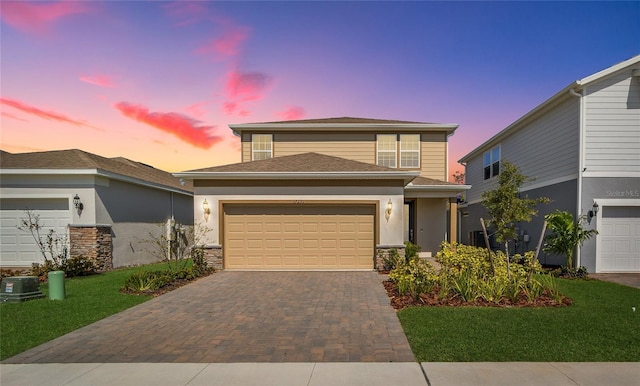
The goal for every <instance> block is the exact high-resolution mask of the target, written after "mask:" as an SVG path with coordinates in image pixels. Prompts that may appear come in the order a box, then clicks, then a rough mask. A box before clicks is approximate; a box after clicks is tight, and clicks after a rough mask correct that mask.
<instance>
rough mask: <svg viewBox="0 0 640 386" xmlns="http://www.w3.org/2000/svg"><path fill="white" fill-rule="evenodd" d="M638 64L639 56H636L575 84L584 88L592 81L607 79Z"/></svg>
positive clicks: (639, 61)
mask: <svg viewBox="0 0 640 386" xmlns="http://www.w3.org/2000/svg"><path fill="white" fill-rule="evenodd" d="M639 63H640V55H636V56H634V57H632V58H631V59H627V60H625V61H624V62H620V63H618V64H616V65H613V66H611V67H608V68H605V69H604V70H602V71H598V72H596V73H595V74H593V75H589V76H587V77H586V78H582V79H580V80H579V81H577V83H578V84H579V85H580V86H581V87H584V86H586V85H587V84H589V83H592V82H594V81H597V80H600V79H602V78H604V77H607V76H609V75H611V74H613V73H615V72H618V71H620V70H623V69H625V68H626V67H629V66H633V65H634V64H639Z"/></svg>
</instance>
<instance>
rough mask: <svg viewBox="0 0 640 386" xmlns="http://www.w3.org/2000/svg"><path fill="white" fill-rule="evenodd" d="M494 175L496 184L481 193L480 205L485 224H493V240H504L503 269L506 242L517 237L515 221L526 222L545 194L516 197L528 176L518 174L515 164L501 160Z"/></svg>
mask: <svg viewBox="0 0 640 386" xmlns="http://www.w3.org/2000/svg"><path fill="white" fill-rule="evenodd" d="M500 166H501V170H500V174H499V177H498V185H497V186H496V188H495V189H493V190H487V191H485V192H483V193H482V205H483V206H484V207H485V208H486V209H487V212H488V213H489V217H490V218H489V226H493V227H495V229H496V231H495V236H496V241H498V242H499V243H504V247H505V252H506V258H507V269H509V241H511V240H514V239H516V238H517V237H518V232H517V230H516V227H517V225H518V223H519V222H523V221H524V222H530V221H531V218H532V217H533V216H535V215H536V214H537V213H538V211H537V210H536V209H535V206H536V205H537V204H539V203H547V202H549V199H548V198H547V197H540V198H537V199H530V198H528V197H526V196H525V197H524V198H521V197H520V188H521V187H522V185H523V184H524V183H525V182H527V181H531V180H532V179H531V178H529V177H527V176H525V175H523V174H522V173H520V170H519V169H518V167H517V166H516V165H514V164H512V163H510V162H508V161H503V162H502V164H501V165H500Z"/></svg>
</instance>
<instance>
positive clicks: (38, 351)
mask: <svg viewBox="0 0 640 386" xmlns="http://www.w3.org/2000/svg"><path fill="white" fill-rule="evenodd" d="M383 279H384V276H382V275H378V274H377V273H375V272H221V273H216V274H214V275H211V276H208V277H205V278H202V279H200V280H198V281H196V282H194V283H191V284H189V285H187V286H184V287H181V288H178V289H177V290H174V291H171V292H169V293H167V294H164V295H162V296H160V297H157V298H155V299H152V300H150V301H148V302H145V303H143V304H140V305H138V306H135V307H132V308H129V309H127V310H125V311H123V312H120V313H118V314H115V315H112V316H110V317H108V318H105V319H103V320H100V321H98V322H96V323H93V324H91V325H89V326H86V327H84V328H81V329H79V330H76V331H74V332H71V333H69V334H67V335H64V336H61V337H59V338H57V339H54V340H52V341H50V342H47V343H44V344H42V345H40V346H37V347H35V348H32V349H30V350H27V351H25V352H23V353H21V354H18V355H16V356H14V357H11V358H8V359H6V360H5V361H3V363H141V362H146V363H238V362H411V361H414V360H415V358H414V356H413V353H412V352H411V348H410V347H409V343H408V341H407V338H406V337H405V335H404V331H403V330H402V326H401V325H400V322H399V321H398V318H397V316H396V314H395V311H394V310H393V308H392V307H391V306H390V305H389V298H388V297H387V294H386V293H385V290H384V287H383V286H382V284H381V282H382V280H383Z"/></svg>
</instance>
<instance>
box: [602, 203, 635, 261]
mask: <svg viewBox="0 0 640 386" xmlns="http://www.w3.org/2000/svg"><path fill="white" fill-rule="evenodd" d="M638 212H640V209H639V208H636V207H604V208H603V217H602V224H601V226H600V227H599V228H600V234H599V239H600V252H599V253H600V256H599V259H598V266H597V267H596V270H597V272H640V217H638Z"/></svg>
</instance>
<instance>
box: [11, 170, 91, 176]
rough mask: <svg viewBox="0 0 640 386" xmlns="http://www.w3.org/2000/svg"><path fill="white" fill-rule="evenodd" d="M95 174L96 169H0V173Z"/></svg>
mask: <svg viewBox="0 0 640 386" xmlns="http://www.w3.org/2000/svg"><path fill="white" fill-rule="evenodd" d="M2 174H7V175H20V174H30V175H61V174H66V175H69V174H71V175H96V174H98V170H97V169H0V175H2Z"/></svg>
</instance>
